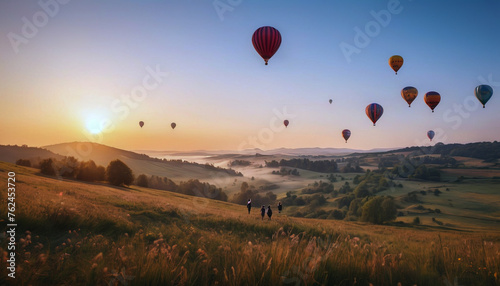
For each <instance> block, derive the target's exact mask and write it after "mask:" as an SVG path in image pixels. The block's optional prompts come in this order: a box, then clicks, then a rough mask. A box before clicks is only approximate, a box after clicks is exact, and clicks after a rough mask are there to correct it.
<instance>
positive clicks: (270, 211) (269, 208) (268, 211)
mask: <svg viewBox="0 0 500 286" xmlns="http://www.w3.org/2000/svg"><path fill="white" fill-rule="evenodd" d="M267 216H268V217H269V220H271V217H272V216H273V210H272V209H271V206H270V205H269V206H267Z"/></svg>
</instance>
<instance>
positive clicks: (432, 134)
mask: <svg viewBox="0 0 500 286" xmlns="http://www.w3.org/2000/svg"><path fill="white" fill-rule="evenodd" d="M434 134H435V133H434V131H432V130H429V131H427V137H429V139H431V141H432V138H434Z"/></svg>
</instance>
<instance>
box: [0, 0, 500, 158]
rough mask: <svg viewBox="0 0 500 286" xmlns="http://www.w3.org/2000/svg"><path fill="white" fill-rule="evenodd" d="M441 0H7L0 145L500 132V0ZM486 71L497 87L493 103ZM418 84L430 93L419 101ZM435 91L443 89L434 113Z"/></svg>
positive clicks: (299, 140) (187, 146)
mask: <svg viewBox="0 0 500 286" xmlns="http://www.w3.org/2000/svg"><path fill="white" fill-rule="evenodd" d="M66 2H67V3H66ZM444 2H445V1H411V0H401V1H394V0H391V1H348V0H343V1H289V0H288V1H285V0H282V1H250V0H215V1H212V0H210V1H198V0H190V1H187V0H182V1H181V0H176V1H166V0H165V1H162V0H156V1H132V0H128V1H97V0H93V1H81V0H72V1H68V0H64V1H63V0H60V1H56V0H40V1H38V0H37V1H32V0H26V1H18V0H3V1H1V2H0V35H1V37H0V51H1V54H0V55H1V56H0V59H1V61H0V77H1V80H0V83H1V84H0V98H1V102H0V119H1V122H2V124H1V125H0V144H3V145H5V144H19V145H21V144H28V145H30V146H44V145H49V144H56V143H63V142H72V141H92V142H96V143H101V144H106V145H109V146H113V147H117V148H122V149H127V150H199V149H204V150H238V149H247V148H261V149H273V148H280V147H287V148H297V147H340V148H355V149H371V148H380V147H406V146H413V145H426V144H430V142H429V140H428V139H427V136H426V133H427V131H428V130H431V129H432V130H434V131H435V132H436V137H435V139H434V141H435V142H444V143H456V142H458V143H467V142H477V141H494V140H500V132H499V131H498V122H500V112H499V110H500V37H499V36H498V35H499V34H500V1H498V0H496V1H493V0H492V1H454V2H453V4H450V3H451V1H449V2H448V3H444ZM387 15H390V16H389V17H390V18H388V17H387ZM261 26H273V27H275V28H276V29H278V30H279V31H280V33H281V36H282V44H281V47H280V49H279V50H278V52H277V53H276V54H275V55H274V57H272V58H271V60H270V61H269V65H267V66H265V65H264V61H263V60H262V58H261V57H260V56H259V55H258V54H257V52H256V51H255V49H254V47H253V46H252V41H251V38H252V34H253V32H254V31H255V30H256V29H257V28H259V27H261ZM360 31H361V32H360ZM360 33H363V35H361V34H360ZM345 47H350V48H352V51H353V52H352V53H351V54H349V53H348V52H346V50H345ZM343 48H344V50H343ZM392 55H401V56H402V57H403V58H404V60H405V62H404V65H403V67H402V68H401V69H400V71H399V72H398V75H395V74H394V71H392V69H391V68H390V67H389V64H388V59H389V57H390V56H392ZM480 84H489V85H490V86H491V87H493V90H494V94H493V97H492V98H491V100H490V101H489V102H488V103H487V104H486V108H485V109H483V108H482V106H481V105H480V103H479V101H478V100H477V99H476V98H475V96H474V88H475V87H476V86H477V85H480ZM405 86H414V87H416V88H417V89H418V91H419V95H418V97H417V98H416V100H415V101H414V102H413V103H412V107H411V108H409V107H408V105H407V104H406V102H405V101H404V100H403V99H402V98H401V93H400V91H401V89H402V88H404V87H405ZM144 91H145V93H144ZM428 91H437V92H439V93H440V94H441V97H442V98H441V103H440V104H439V105H438V106H437V107H436V109H435V112H434V113H432V112H431V110H430V108H429V107H428V106H427V105H426V104H425V103H424V100H423V98H424V94H425V93H426V92H428ZM329 99H332V100H333V103H332V104H329V103H328V100H329ZM372 102H376V103H379V104H381V105H382V106H383V108H384V114H383V116H382V117H381V119H380V120H379V121H378V122H377V126H375V127H374V126H373V124H372V123H371V121H370V120H369V119H368V117H367V116H366V115H365V107H366V106H367V105H368V104H370V103H372ZM283 114H285V115H283ZM284 119H288V120H289V121H290V125H289V126H288V128H284V126H283V125H282V122H283V120H284ZM139 121H144V122H145V125H144V127H143V128H140V127H139V124H138V122H139ZM171 122H176V124H177V127H176V129H175V130H172V128H171V127H170V123H171ZM345 128H347V129H350V130H351V132H352V136H351V138H350V139H349V141H348V143H347V144H346V143H345V142H344V140H343V138H342V136H341V131H342V130H343V129H345Z"/></svg>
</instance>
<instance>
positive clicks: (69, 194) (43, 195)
mask: <svg viewBox="0 0 500 286" xmlns="http://www.w3.org/2000/svg"><path fill="white" fill-rule="evenodd" d="M11 171H12V172H15V173H16V210H15V214H16V219H17V220H16V222H17V224H18V227H17V230H16V236H17V242H18V244H17V260H16V261H17V269H16V279H15V280H8V279H7V278H6V274H7V272H6V271H7V270H6V264H5V261H6V259H3V260H2V264H1V265H0V274H1V277H2V278H1V279H2V280H1V281H0V284H6V283H10V284H17V285H69V284H73V285H207V284H208V285H217V284H218V285H271V284H272V285H292V284H293V285H316V284H317V285H320V284H324V285H369V283H372V284H373V285H397V283H398V282H400V283H402V285H415V284H416V285H453V283H454V281H457V283H459V285H496V284H498V283H499V282H500V280H498V279H499V277H498V275H499V273H500V255H499V253H500V231H499V230H500V228H498V227H496V228H494V227H493V226H494V225H495V224H494V223H492V224H490V226H491V228H489V229H488V227H484V228H478V229H477V230H476V231H474V232H471V231H465V230H463V229H461V230H451V229H452V228H451V227H449V228H446V227H439V226H437V225H435V226H434V225H432V224H431V223H430V222H427V217H426V216H424V215H422V217H423V218H424V219H423V222H424V224H423V225H419V226H413V225H411V224H403V225H398V224H394V225H393V226H391V225H370V224H365V223H357V222H345V221H330V220H314V219H300V218H291V217H287V216H286V215H283V214H281V215H280V214H278V213H277V212H275V215H274V216H273V219H272V220H271V221H268V220H267V218H266V220H264V221H262V220H261V219H260V215H259V214H258V210H257V209H254V210H253V211H252V214H250V215H248V214H247V212H246V208H245V206H239V205H234V204H231V203H225V202H220V201H212V200H208V199H204V198H199V197H188V196H184V195H180V194H176V193H170V192H166V191H159V190H153V189H147V188H139V187H135V186H133V187H131V188H121V187H111V186H108V185H102V184H85V183H81V182H77V181H66V180H57V179H54V178H47V177H43V176H40V175H38V174H37V173H36V171H37V170H35V169H31V168H23V167H18V166H14V165H12V164H7V163H0V181H2V182H7V176H8V173H7V172H11ZM6 193H7V192H6V184H5V183H4V184H3V186H2V192H1V198H2V201H4V202H5V201H6ZM449 194H450V196H451V194H464V196H465V194H466V193H465V191H462V190H460V189H459V188H458V187H455V188H453V187H451V190H450V191H449ZM444 195H445V192H443V196H444ZM427 197H428V198H430V197H431V196H430V195H427ZM436 198H438V197H436ZM463 199H464V200H467V197H466V196H465V197H463ZM455 200H457V201H458V198H455ZM487 200H488V199H487V198H481V199H480V201H482V202H484V201H487ZM429 203H431V201H429ZM434 203H435V204H437V202H434ZM456 203H458V202H456ZM1 210H2V211H1V214H0V217H1V218H2V219H3V221H2V222H3V223H5V218H6V217H7V215H6V209H5V208H1ZM443 212H444V208H443ZM429 220H430V218H429ZM439 220H442V221H443V222H445V223H446V222H447V220H448V218H447V217H443V218H439ZM450 221H451V223H456V220H454V219H453V218H452V217H451V216H450ZM1 251H2V252H3V256H4V258H5V256H6V255H7V252H6V251H7V249H6V244H2V245H1ZM9 279H10V278H9ZM12 282H14V283H12Z"/></svg>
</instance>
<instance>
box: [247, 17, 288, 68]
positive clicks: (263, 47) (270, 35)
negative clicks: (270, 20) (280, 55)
mask: <svg viewBox="0 0 500 286" xmlns="http://www.w3.org/2000/svg"><path fill="white" fill-rule="evenodd" d="M252 44H253V47H254V48H255V50H256V51H257V53H259V55H260V56H261V57H262V58H263V59H264V61H265V62H266V65H267V61H269V59H270V58H271V57H272V56H273V55H274V53H276V51H277V50H278V48H279V47H280V45H281V34H280V32H279V31H278V30H276V29H275V28H273V27H269V26H264V27H260V28H258V29H257V30H256V31H255V32H254V33H253V36H252Z"/></svg>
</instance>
